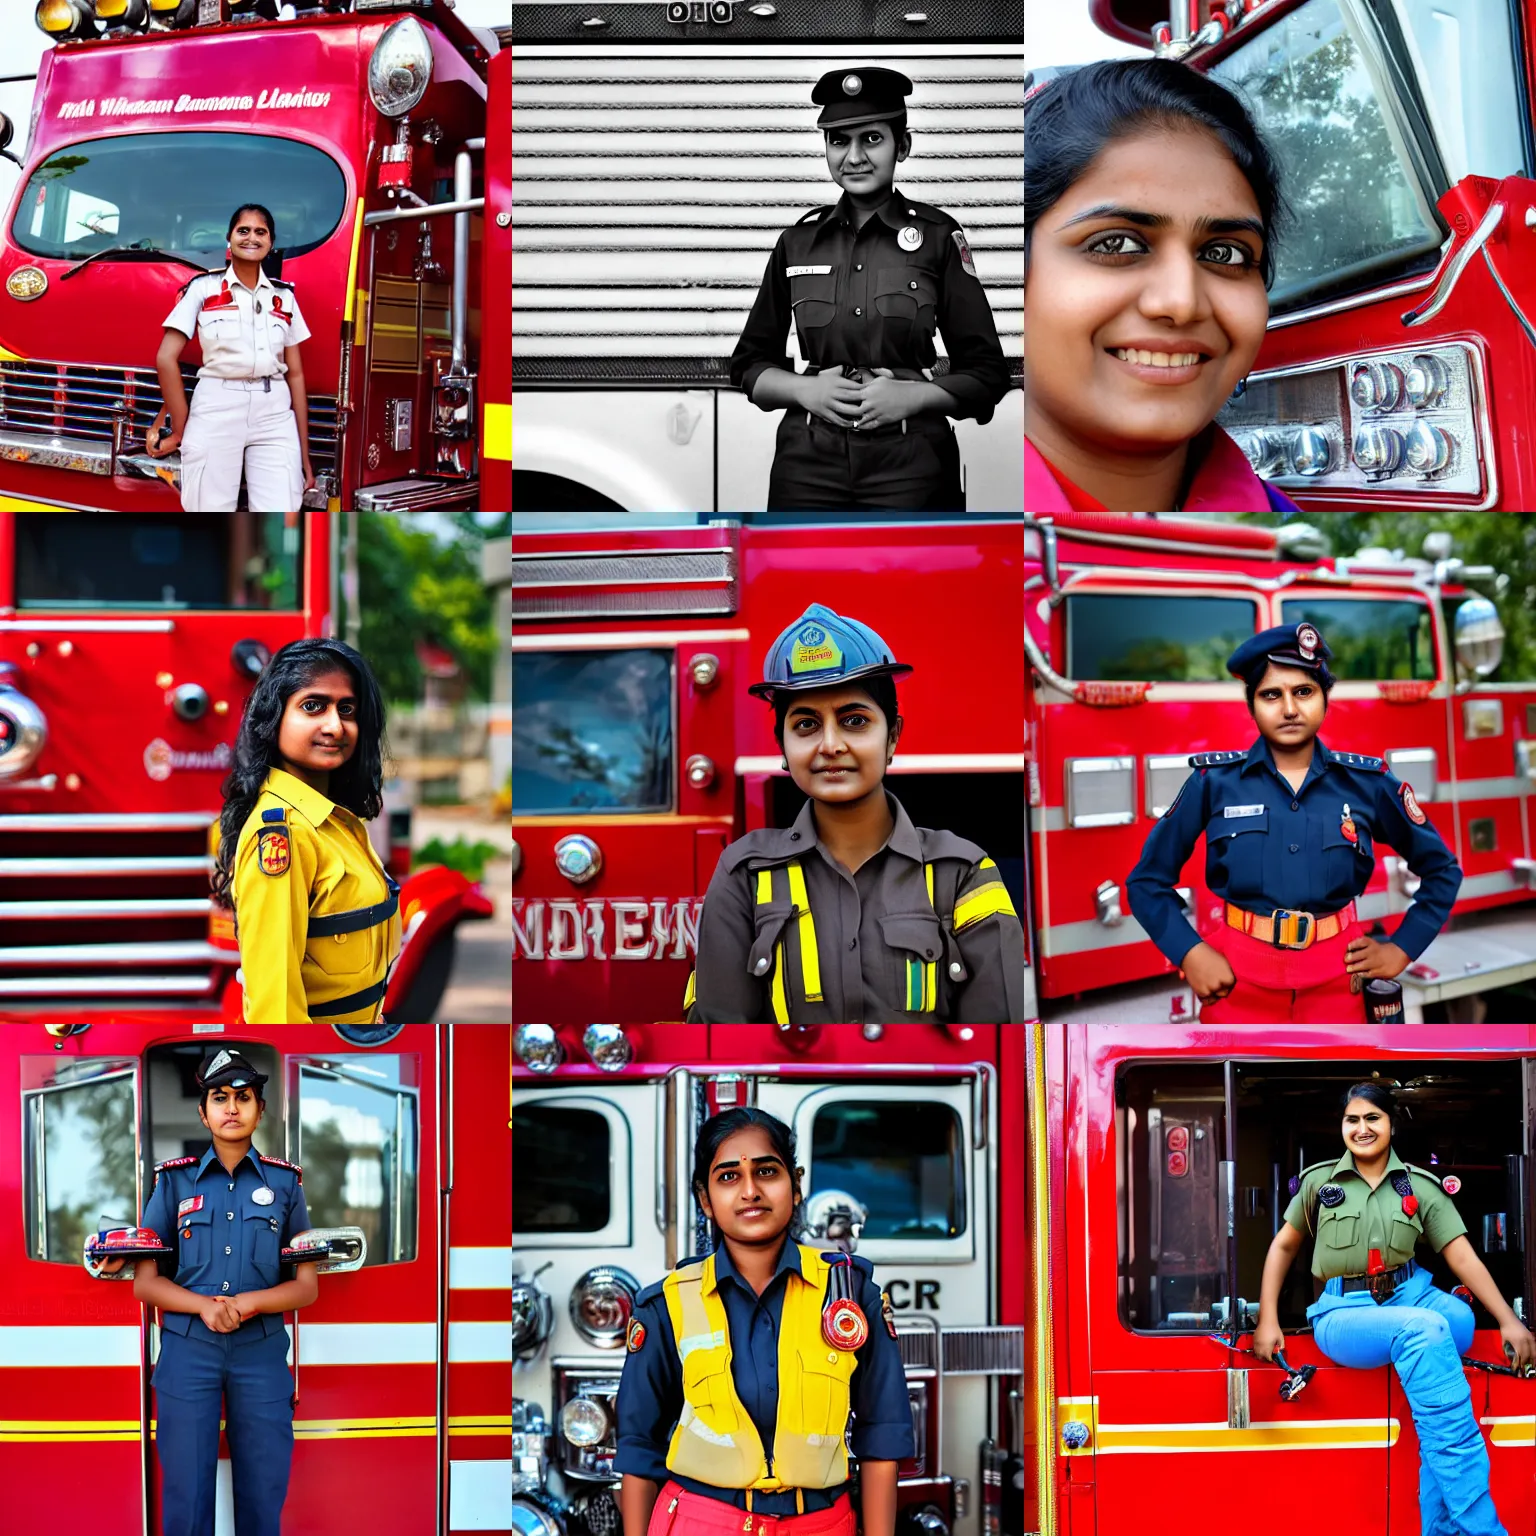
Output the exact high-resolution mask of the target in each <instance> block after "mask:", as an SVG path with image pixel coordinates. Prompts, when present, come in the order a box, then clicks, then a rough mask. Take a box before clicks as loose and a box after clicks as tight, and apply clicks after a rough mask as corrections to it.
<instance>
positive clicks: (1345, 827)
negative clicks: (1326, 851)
mask: <svg viewBox="0 0 1536 1536" xmlns="http://www.w3.org/2000/svg"><path fill="white" fill-rule="evenodd" d="M1339 831H1340V832H1342V833H1343V834H1344V836H1345V837H1346V838H1347V839H1348V840H1349V841H1350V842H1352V843H1358V842H1359V841H1360V833H1359V830H1358V829H1357V828H1356V826H1355V822H1354V818H1353V817H1352V816H1351V815H1350V814H1349V803H1348V801H1346V802H1345V804H1344V814H1343V815H1342V816H1341V817H1340V819H1339Z"/></svg>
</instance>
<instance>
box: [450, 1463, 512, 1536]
mask: <svg viewBox="0 0 1536 1536" xmlns="http://www.w3.org/2000/svg"><path fill="white" fill-rule="evenodd" d="M511 1486H512V1463H511V1461H510V1460H507V1461H450V1462H449V1463H448V1529H449V1530H451V1531H504V1530H506V1529H507V1520H508V1516H509V1513H510V1511H509V1507H508V1504H507V1491H508V1490H509V1489H510V1488H511Z"/></svg>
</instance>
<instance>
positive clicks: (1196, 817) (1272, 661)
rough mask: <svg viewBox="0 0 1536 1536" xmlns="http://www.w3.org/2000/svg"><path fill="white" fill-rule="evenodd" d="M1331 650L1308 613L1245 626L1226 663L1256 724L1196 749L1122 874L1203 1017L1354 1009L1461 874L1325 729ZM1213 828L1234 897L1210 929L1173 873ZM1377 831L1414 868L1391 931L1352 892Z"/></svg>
mask: <svg viewBox="0 0 1536 1536" xmlns="http://www.w3.org/2000/svg"><path fill="white" fill-rule="evenodd" d="M1332 655H1333V652H1332V651H1330V650H1329V649H1328V646H1327V645H1326V644H1325V643H1324V641H1323V637H1322V636H1321V635H1320V634H1319V633H1318V631H1317V629H1316V627H1315V626H1313V625H1311V624H1306V623H1302V624H1282V625H1279V626H1277V627H1276V628H1274V629H1266V630H1264V631H1263V632H1262V633H1261V634H1257V635H1254V636H1253V637H1252V638H1251V639H1249V640H1245V641H1244V642H1243V644H1242V645H1240V646H1239V647H1238V648H1237V649H1236V650H1235V651H1234V652H1233V653H1232V655H1231V656H1230V657H1229V658H1228V660H1227V670H1228V671H1229V672H1231V673H1232V674H1233V675H1234V676H1235V677H1240V678H1241V679H1242V680H1243V686H1244V689H1245V691H1246V694H1247V698H1248V713H1249V714H1250V715H1251V716H1252V717H1253V722H1254V724H1255V725H1256V726H1257V727H1258V731H1259V737H1258V740H1257V741H1255V742H1254V743H1253V745H1252V746H1251V747H1249V749H1248V750H1247V751H1246V752H1201V753H1199V754H1197V755H1196V756H1194V757H1191V758H1190V760H1189V761H1190V766H1191V767H1192V768H1193V769H1194V770H1195V771H1194V773H1192V774H1191V775H1190V776H1189V778H1187V779H1186V780H1185V781H1184V784H1183V787H1182V788H1181V789H1180V790H1179V792H1178V794H1177V795H1176V796H1175V797H1174V802H1173V804H1172V805H1171V806H1169V808H1168V810H1167V811H1166V812H1165V813H1164V815H1163V818H1162V820H1161V821H1159V822H1158V823H1157V825H1156V826H1154V827H1153V828H1152V831H1151V832H1150V833H1149V834H1148V836H1147V841H1146V846H1145V847H1144V848H1143V849H1142V853H1141V860H1140V862H1139V863H1138V864H1137V865H1136V868H1135V869H1134V870H1133V871H1132V872H1131V877H1130V879H1129V880H1128V881H1127V882H1126V892H1127V894H1128V896H1129V898H1130V903H1131V909H1132V911H1133V912H1134V913H1135V915H1136V921H1137V922H1139V923H1140V924H1141V926H1142V927H1143V928H1144V929H1146V931H1147V936H1148V937H1149V938H1150V939H1151V940H1152V941H1153V943H1155V944H1156V945H1157V947H1158V948H1159V949H1160V950H1162V952H1163V953H1164V954H1165V955H1166V956H1167V957H1168V959H1169V960H1170V961H1171V962H1172V963H1173V964H1174V965H1176V966H1178V967H1179V968H1180V970H1181V971H1182V972H1183V974H1184V976H1185V978H1186V979H1187V980H1188V982H1189V984H1190V986H1191V987H1193V988H1194V990H1195V992H1196V994H1197V995H1198V996H1199V998H1200V1002H1201V1009H1200V1017H1201V1019H1202V1020H1204V1021H1206V1022H1209V1023H1223V1024H1262V1023H1277V1022H1283V1021H1287V1020H1292V1021H1300V1020H1306V1021H1308V1022H1310V1023H1314V1024H1338V1023H1342V1022H1344V1021H1346V1020H1350V1019H1358V1018H1360V1017H1361V1015H1362V1013H1363V1012H1364V1006H1363V1004H1362V1003H1361V1000H1360V998H1359V997H1357V996H1354V995H1353V994H1354V993H1357V992H1359V990H1360V988H1361V987H1362V986H1363V985H1364V983H1365V981H1366V980H1367V979H1368V978H1371V977H1375V978H1380V979H1387V978H1390V977H1393V976H1396V975H1398V974H1399V972H1401V971H1402V970H1404V969H1405V968H1406V967H1407V966H1408V965H1409V964H1410V963H1411V962H1412V961H1414V960H1415V959H1417V958H1418V956H1419V955H1420V954H1421V953H1422V952H1423V951H1424V950H1425V949H1426V948H1427V947H1428V945H1429V943H1430V940H1432V939H1433V938H1434V937H1435V935H1436V934H1437V933H1439V931H1440V930H1441V928H1442V927H1444V926H1445V920H1446V918H1447V917H1449V916H1450V911H1451V905H1452V903H1453V902H1454V901H1455V900H1456V892H1457V890H1458V889H1459V888H1460V885H1461V870H1460V868H1459V867H1458V865H1457V863H1456V859H1455V856H1454V855H1453V854H1452V853H1451V850H1450V849H1449V848H1447V847H1446V845H1445V843H1444V841H1443V840H1442V839H1441V837H1440V834H1439V833H1438V832H1437V831H1436V830H1435V828H1434V826H1433V824H1432V823H1431V822H1430V820H1429V818H1428V816H1426V815H1425V813H1424V811H1423V809H1422V808H1421V807H1420V805H1419V803H1418V801H1417V800H1416V799H1415V798H1414V794H1413V789H1412V787H1411V786H1410V785H1408V784H1404V783H1400V782H1399V781H1398V780H1397V779H1396V778H1395V777H1394V776H1393V775H1392V773H1390V772H1389V771H1388V769H1387V765H1386V763H1385V762H1383V761H1382V760H1381V758H1379V757H1364V756H1361V755H1360V754H1358V753H1354V752H1331V751H1329V749H1328V748H1327V747H1325V746H1324V745H1323V743H1322V742H1321V741H1320V740H1319V739H1318V734H1317V733H1318V730H1319V728H1320V727H1321V725H1322V723H1323V717H1324V716H1325V715H1326V714H1327V712H1328V694H1329V692H1330V691H1331V690H1332V688H1333V686H1334V681H1335V680H1334V677H1333V674H1332V673H1331V672H1330V671H1329V670H1328V662H1329V660H1330V659H1331V658H1332ZM1202 833H1203V834H1204V835H1205V880H1206V884H1207V885H1208V886H1209V887H1210V889H1211V890H1212V891H1213V892H1215V894H1216V895H1217V896H1220V897H1222V898H1224V912H1223V916H1222V921H1221V923H1220V924H1219V925H1218V926H1217V927H1216V928H1214V929H1212V930H1211V931H1210V932H1209V933H1208V934H1207V935H1206V936H1205V938H1204V939H1203V940H1202V939H1201V937H1200V935H1199V934H1198V933H1196V932H1195V930H1194V928H1193V927H1191V926H1190V921H1189V918H1188V917H1187V916H1186V915H1185V912H1184V907H1183V904H1182V903H1181V902H1180V900H1179V897H1178V895H1177V894H1176V891H1175V887H1176V886H1178V885H1179V884H1180V883H1181V881H1180V873H1181V871H1182V870H1183V868H1184V866H1185V864H1186V863H1187V862H1188V860H1189V856H1190V854H1191V853H1192V852H1193V851H1194V847H1195V843H1196V841H1197V839H1198V838H1199V837H1200V836H1201V834H1202ZM1377 838H1381V839H1382V840H1383V841H1385V842H1387V843H1388V844H1390V845H1391V847H1392V848H1393V849H1395V850H1396V852H1397V853H1399V854H1400V855H1401V856H1402V857H1403V858H1405V859H1406V860H1407V861H1408V864H1409V866H1410V867H1411V868H1412V870H1413V872H1414V873H1415V874H1416V875H1418V876H1419V877H1420V885H1419V889H1418V893H1417V895H1416V896H1415V898H1414V901H1413V905H1412V906H1411V907H1410V908H1409V909H1408V911H1407V913H1406V914H1405V915H1404V916H1403V918H1402V920H1401V922H1399V924H1398V926H1397V931H1396V932H1395V933H1394V934H1393V935H1392V938H1391V940H1390V941H1388V942H1385V943H1382V942H1378V941H1377V940H1376V939H1373V938H1370V937H1368V936H1367V935H1366V933H1365V930H1364V927H1363V925H1362V924H1361V922H1360V920H1359V918H1358V917H1357V915H1356V912H1355V899H1356V898H1357V897H1358V896H1359V895H1361V893H1362V892H1363V891H1364V890H1365V887H1366V884H1367V882H1368V881H1369V880H1370V878H1371V875H1372V873H1373V872H1374V871H1375V868H1376V855H1375V840H1376V839H1377Z"/></svg>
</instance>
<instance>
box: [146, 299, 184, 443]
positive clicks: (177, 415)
mask: <svg viewBox="0 0 1536 1536" xmlns="http://www.w3.org/2000/svg"><path fill="white" fill-rule="evenodd" d="M187 340H188V338H187V337H185V336H183V335H182V333H181V332H180V331H177V330H173V329H172V328H171V327H170V326H166V328H165V332H164V334H163V335H162V336H161V338H160V350H159V351H158V352H157V353H155V373H156V375H157V376H158V377H159V380H160V399H161V401H162V402H163V405H162V407H161V410H160V411H159V413H158V414H157V415H156V416H155V419H154V423H153V424H152V425H151V427H150V429H149V435H148V437H147V439H146V441H145V445H144V446H145V447H146V448H148V449H149V452H150V454H151V455H152V456H153V457H154V458H157V459H158V458H161V457H163V456H164V455H165V454H167V453H171V452H172V451H173V450H175V449H177V448H179V447H180V446H181V434H182V433H183V432H184V431H185V430H186V426H187V409H188V407H187V388H186V385H185V384H183V383H182V381H181V354H182V350H183V349H184V348H185V346H186V344H187ZM167 417H169V420H170V427H171V435H170V436H169V437H168V438H166V440H165V442H164V443H163V444H162V443H161V442H160V441H159V431H160V428H161V427H162V426H164V425H165V423H166V419H167Z"/></svg>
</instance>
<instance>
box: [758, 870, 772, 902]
mask: <svg viewBox="0 0 1536 1536" xmlns="http://www.w3.org/2000/svg"><path fill="white" fill-rule="evenodd" d="M772 900H773V871H772V870H771V869H760V870H758V872H757V904H758V906H760V907H766V906H767V905H768V903H769V902H770V901H772Z"/></svg>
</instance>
